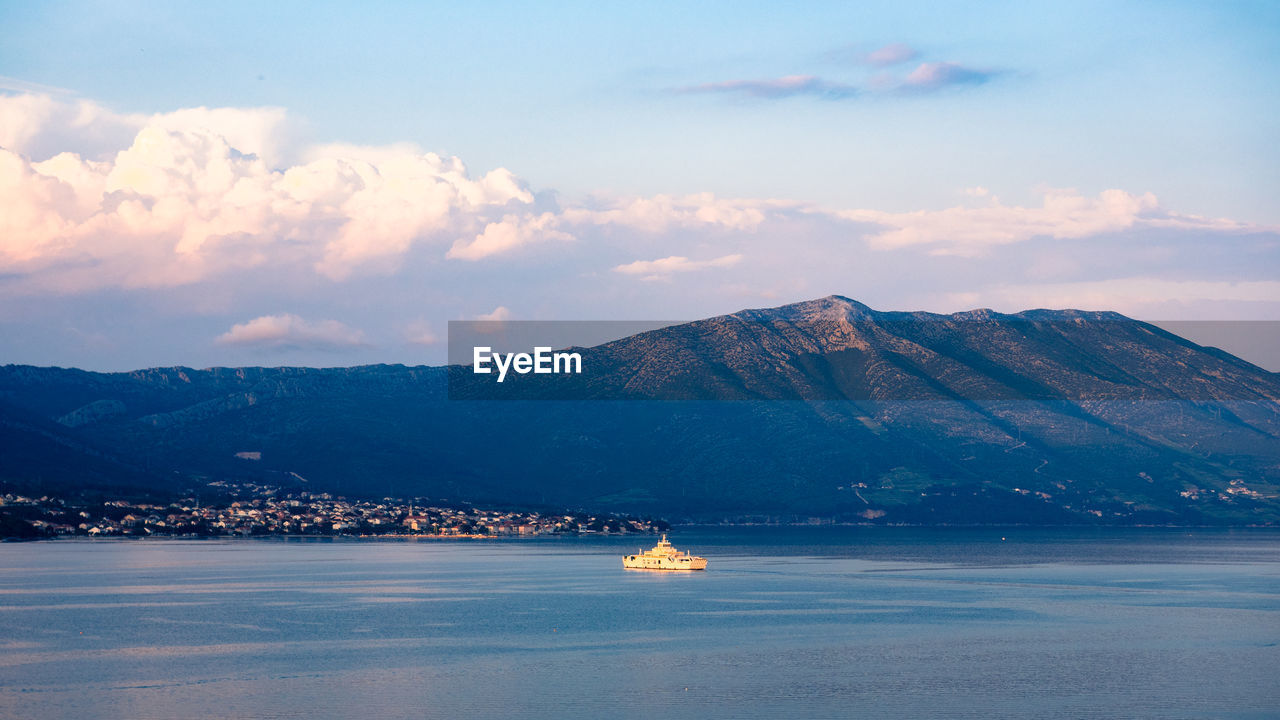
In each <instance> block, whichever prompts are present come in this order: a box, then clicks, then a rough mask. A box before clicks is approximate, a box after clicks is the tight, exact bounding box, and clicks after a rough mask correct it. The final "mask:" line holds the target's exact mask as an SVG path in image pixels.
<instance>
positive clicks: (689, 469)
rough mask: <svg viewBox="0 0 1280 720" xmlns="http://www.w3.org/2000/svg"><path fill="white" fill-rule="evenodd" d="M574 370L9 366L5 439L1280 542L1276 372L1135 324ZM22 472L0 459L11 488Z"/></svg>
mask: <svg viewBox="0 0 1280 720" xmlns="http://www.w3.org/2000/svg"><path fill="white" fill-rule="evenodd" d="M582 352H583V356H584V364H586V365H587V366H588V367H590V368H592V375H591V377H589V378H586V379H585V380H583V381H581V382H580V383H579V384H577V385H572V386H565V387H571V389H572V390H573V392H574V393H576V394H573V395H571V396H563V395H562V396H557V395H556V391H555V388H556V387H559V386H555V385H554V384H551V385H539V384H536V380H535V378H533V376H523V377H522V378H519V379H517V380H516V381H515V382H511V384H510V388H511V391H510V393H509V394H508V395H507V396H506V397H507V401H497V402H468V401H465V398H467V397H469V396H468V394H467V393H468V392H472V391H476V392H478V391H479V390H483V389H484V388H481V387H480V386H477V385H475V384H474V383H475V382H476V381H477V377H476V376H473V374H469V373H464V374H463V375H462V381H463V384H462V385H455V382H454V381H455V377H452V376H450V372H451V371H452V372H455V373H456V372H457V371H458V370H459V369H460V368H457V367H456V366H454V367H452V368H450V367H443V366H405V365H395V364H390V365H367V366H357V367H350V368H299V367H282V368H265V367H247V368H207V369H203V370H195V369H191V368H185V367H172V368H151V369H146V370H138V371H131V372H125V373H91V372H87V371H81V370H74V369H58V368H33V367H30V366H15V365H7V366H4V367H0V401H3V402H4V403H6V405H0V419H3V417H4V412H5V411H4V408H5V407H11V408H16V409H18V410H19V411H21V412H25V413H30V414H32V415H33V416H37V417H39V418H42V419H43V420H44V421H47V422H48V423H52V424H57V427H58V428H59V429H58V430H57V432H58V433H63V434H65V435H66V437H68V438H71V439H73V440H74V441H75V442H81V443H85V444H86V447H90V446H91V447H95V448H105V449H107V450H109V452H110V453H111V454H113V455H114V456H118V457H120V458H123V459H125V460H128V462H123V463H122V464H121V467H123V468H128V467H131V466H138V467H142V468H148V470H147V473H143V474H139V475H138V478H139V480H138V481H139V482H141V483H142V484H144V485H146V484H150V486H153V487H157V488H160V489H164V490H167V491H172V492H178V491H180V490H182V489H184V488H188V487H190V486H193V485H198V484H199V483H201V482H205V481H208V480H210V479H223V478H227V479H237V478H239V479H252V480H254V481H262V482H273V483H277V484H279V483H288V482H294V481H293V480H290V478H293V477H296V476H301V477H306V478H308V480H309V482H311V483H312V484H313V486H314V487H318V488H324V489H326V490H330V491H335V492H344V493H349V494H352V495H363V496H368V497H380V496H383V495H394V496H407V495H418V496H426V497H435V498H444V499H451V500H464V501H474V502H500V503H513V502H514V503H550V504H558V505H561V506H565V507H584V508H593V509H601V510H622V511H628V512H633V511H634V512H648V513H655V514H664V515H667V516H670V517H673V518H677V519H678V518H686V519H695V520H716V519H734V518H737V519H743V518H774V519H777V518H791V519H798V518H811V517H818V518H826V519H828V520H836V521H848V522H904V523H924V524H930V523H956V522H962V523H972V522H979V523H981V522H1032V523H1054V524H1060V523H1108V524H1133V523H1159V524H1275V523H1277V522H1280V502H1278V501H1277V496H1278V495H1280V492H1278V490H1280V380H1278V379H1277V375H1276V374H1275V373H1269V372H1267V371H1265V370H1262V369H1261V368H1258V367H1256V366H1254V365H1252V364H1250V363H1247V362H1245V361H1243V360H1240V359H1239V358H1235V357H1234V356H1231V355H1230V354H1227V353H1223V352H1221V351H1216V350H1211V349H1206V348H1202V347H1200V346H1198V345H1196V344H1195V343H1192V342H1190V341H1188V340H1185V339H1183V338H1180V337H1178V336H1176V335H1173V334H1172V333H1168V332H1166V331H1164V330H1161V329H1160V328H1157V327H1155V326H1152V325H1148V324H1146V323H1141V322H1139V321H1135V320H1131V319H1129V318H1126V317H1124V316H1123V315H1120V314H1118V313H1111V312H1095V311H1078V310H1068V311H1058V310H1045V309H1036V310H1028V311H1023V312H1020V313H1015V314H1002V313H996V312H994V311H990V310H986V309H979V310H972V311H966V312H964V313H955V314H950V315H940V314H934V313H922V312H899V311H877V310H873V309H871V308H870V307H868V306H866V305H863V304H862V303H859V302H857V301H855V300H851V299H849V298H847V297H844V296H828V297H825V298H818V299H816V300H810V301H805V302H802V303H794V304H791V305H784V306H782V307H779V308H765V309H748V310H743V311H739V312H737V313H733V314H730V315H724V316H717V317H713V318H706V319H703V320H698V321H693V322H690V323H684V324H681V325H674V326H669V327H665V328H661V329H659V330H653V331H648V332H645V333H639V334H637V335H632V336H628V337H625V338H621V339H619V340H615V341H612V342H609V343H604V344H602V345H598V346H595V347H591V348H583V349H582ZM462 369H465V368H462ZM469 375H470V376H469ZM504 386H505V384H504ZM548 388H550V390H548ZM566 397H572V398H574V399H576V400H578V402H573V401H570V400H566V399H565V398H566ZM451 398H453V399H451ZM547 400H554V402H546V401H547ZM671 400H679V402H671ZM726 400H730V401H733V402H725V401H726ZM6 432H9V431H6ZM237 453H249V454H251V455H252V454H253V453H257V454H258V455H257V456H258V457H259V458H260V459H259V460H246V459H244V458H243V457H238V456H237ZM32 462H33V463H34V464H35V465H38V466H39V467H42V468H47V467H50V462H52V460H51V459H50V458H48V457H44V458H42V459H40V460H39V461H38V462H36V461H34V460H33V461H32ZM71 465H72V466H75V463H74V462H72V463H71ZM21 475H22V467H21V464H20V463H19V466H17V467H14V463H12V462H6V461H3V460H0V483H6V484H8V485H10V486H13V487H18V486H21V484H22V482H24V480H23V477H21ZM157 478H160V479H159V480H157ZM45 480H46V482H45V485H48V482H47V480H48V478H47V473H45ZM61 482H62V484H63V485H64V486H65V487H66V488H67V489H68V490H74V489H75V487H76V481H75V479H74V478H73V477H67V478H62V479H61Z"/></svg>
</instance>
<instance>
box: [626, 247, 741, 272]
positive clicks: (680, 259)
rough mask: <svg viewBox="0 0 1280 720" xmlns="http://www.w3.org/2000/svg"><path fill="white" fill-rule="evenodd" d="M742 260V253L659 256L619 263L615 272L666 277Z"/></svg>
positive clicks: (731, 264)
mask: <svg viewBox="0 0 1280 720" xmlns="http://www.w3.org/2000/svg"><path fill="white" fill-rule="evenodd" d="M740 262H742V255H740V254H737V253H735V254H732V255H722V256H720V257H717V258H712V259H710V260H690V259H689V258H687V257H684V256H682V255H671V256H669V257H664V258H659V259H657V260H636V261H635V262H630V263H626V264H625V265H618V266H617V267H615V268H614V269H613V271H614V272H617V273H622V274H623V275H640V276H643V277H646V278H654V277H665V276H667V275H671V274H672V273H687V272H694V271H696V270H705V269H707V268H724V267H731V266H733V265H737V264H738V263H740Z"/></svg>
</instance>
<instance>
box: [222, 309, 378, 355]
mask: <svg viewBox="0 0 1280 720" xmlns="http://www.w3.org/2000/svg"><path fill="white" fill-rule="evenodd" d="M217 342H218V344H219V345H239V346H245V347H258V348H270V349H278V350H341V349H345V348H354V347H361V346H364V345H366V343H365V339H364V333H363V332H361V331H360V330H357V329H355V328H351V327H348V326H347V325H344V324H342V323H340V322H338V321H337V320H321V321H319V322H308V321H307V320H303V319H302V318H300V317H298V316H297V315H293V314H290V313H285V314H282V315H263V316H262V317H257V318H254V319H252V320H250V321H248V322H244V323H237V324H236V325H233V326H232V327H231V329H230V330H228V331H227V332H225V333H223V334H222V335H220V336H218V339H217Z"/></svg>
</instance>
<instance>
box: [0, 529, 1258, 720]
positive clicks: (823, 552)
mask: <svg viewBox="0 0 1280 720" xmlns="http://www.w3.org/2000/svg"><path fill="white" fill-rule="evenodd" d="M656 540H657V538H656V537H651V536H643V535H627V536H609V537H554V538H532V539H518V540H516V539H513V540H430V539H417V540H362V539H282V538H264V539H236V540H227V539H213V540H181V539H145V540H92V541H89V540H83V541H81V540H53V541H41V542H31V543H8V544H3V545H0V718H18V719H27V718H30V719H36V718H40V719H47V718H76V719H77V720H83V719H85V718H131V719H132V718H165V719H170V718H306V719H309V720H310V719H316V718H453V719H460V718H497V717H504V718H698V719H703V718H935V717H937V718H967V717H981V718H1015V717H1016V718H1023V717H1046V718H1093V717H1098V718H1114V717H1126V718H1276V717H1280V531H1276V530H1263V529H1236V530H1202V529H1195V530H1186V529H1107V530H1101V529H1029V528H1016V527H1008V528H942V529H918V528H871V527H733V528H724V527H693V528H685V527H679V528H676V529H674V530H673V531H672V532H671V534H670V540H671V541H672V542H673V543H674V544H675V545H676V546H677V547H678V548H680V549H688V550H690V551H692V552H694V553H695V554H698V555H702V556H703V557H706V558H708V560H709V561H710V563H709V567H708V569H707V570H706V571H705V572H692V573H670V572H668V573H662V572H652V571H634V570H624V569H623V568H622V563H621V556H622V555H623V554H624V553H632V552H635V551H637V550H639V549H642V548H647V547H650V546H652V545H653V544H654V543H655V541H656Z"/></svg>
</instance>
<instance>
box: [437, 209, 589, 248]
mask: <svg viewBox="0 0 1280 720" xmlns="http://www.w3.org/2000/svg"><path fill="white" fill-rule="evenodd" d="M559 222H560V219H559V218H558V217H557V216H556V215H554V214H552V213H549V212H547V213H542V214H541V215H538V216H533V217H531V216H520V215H507V216H506V217H504V218H502V220H500V221H498V222H491V223H489V224H488V225H485V227H484V231H483V232H481V233H480V234H479V235H476V236H475V238H474V239H472V240H470V241H465V240H456V241H454V243H453V246H452V247H450V248H449V252H447V253H445V257H447V258H452V259H457V260H480V259H483V258H487V257H489V256H491V255H498V254H501V253H506V252H510V251H512V250H514V249H516V248H518V247H521V246H523V245H528V244H529V243H534V242H542V241H546V240H572V239H573V236H572V235H570V234H569V233H566V232H562V231H560V230H557V229H556V226H557V225H558V224H559Z"/></svg>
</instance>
